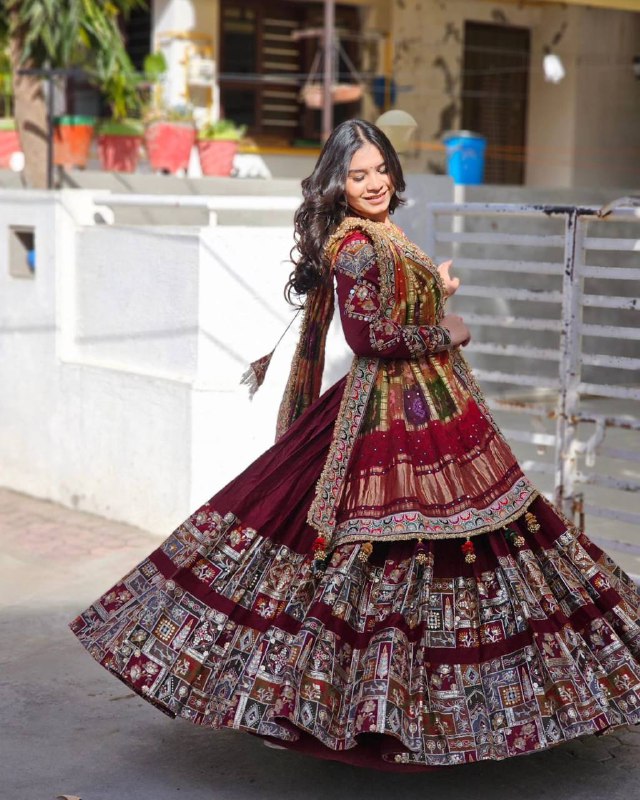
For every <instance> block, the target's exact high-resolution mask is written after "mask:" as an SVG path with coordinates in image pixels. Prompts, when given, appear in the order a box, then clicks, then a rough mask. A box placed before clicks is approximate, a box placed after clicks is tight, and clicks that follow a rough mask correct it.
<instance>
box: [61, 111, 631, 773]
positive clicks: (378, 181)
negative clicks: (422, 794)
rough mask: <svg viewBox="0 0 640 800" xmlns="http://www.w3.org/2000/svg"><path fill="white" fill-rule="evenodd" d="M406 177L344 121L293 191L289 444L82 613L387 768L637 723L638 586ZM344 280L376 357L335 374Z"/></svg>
mask: <svg viewBox="0 0 640 800" xmlns="http://www.w3.org/2000/svg"><path fill="white" fill-rule="evenodd" d="M403 189H404V181H403V177H402V171H401V168H400V164H399V161H398V158H397V155H396V154H395V152H394V151H393V149H392V147H391V145H390V143H389V141H388V139H387V138H386V137H385V136H384V134H383V133H382V132H381V131H380V130H379V129H377V128H376V127H375V126H373V125H371V124H369V123H367V122H364V121H362V120H353V121H350V122H346V123H344V124H342V125H340V126H339V127H338V128H336V130H335V131H334V132H333V134H332V135H331V137H330V138H329V140H328V141H327V143H326V145H325V146H324V148H323V150H322V153H321V155H320V158H319V159H318V163H317V165H316V167H315V170H314V172H313V174H312V175H311V176H310V177H309V178H307V179H306V180H305V181H304V182H303V193H304V200H303V203H302V205H301V207H300V208H299V210H298V212H297V214H296V220H295V229H296V249H295V250H294V264H295V270H294V272H293V273H292V275H291V278H290V281H289V284H288V287H287V290H288V294H289V297H290V296H291V295H292V294H295V295H298V296H302V295H305V296H306V301H305V304H304V308H305V315H304V320H303V324H302V330H301V334H300V340H299V343H298V347H297V350H296V354H295V357H294V360H293V364H292V369H291V374H290V377H289V381H288V384H287V388H286V392H285V396H284V399H283V402H282V405H281V408H280V413H279V419H278V440H277V443H276V444H275V445H274V446H273V447H272V448H271V449H270V450H268V451H267V452H266V453H265V454H264V455H262V456H261V457H260V458H259V459H258V460H257V461H255V462H254V463H253V464H252V465H251V466H250V467H249V468H248V469H247V470H246V471H245V472H244V473H243V474H241V475H240V476H239V477H237V478H236V479H235V480H233V481H232V482H231V483H230V484H229V485H228V486H226V487H225V488H224V489H223V490H222V491H220V492H219V493H218V494H217V495H215V496H214V497H213V498H212V499H211V500H210V501H209V502H208V503H206V504H205V505H204V506H202V507H201V508H200V509H198V510H197V511H196V512H195V513H194V514H193V515H192V516H191V517H190V518H189V519H188V520H187V521H186V522H185V523H184V524H183V525H181V526H180V527H179V528H178V529H177V530H176V531H175V532H174V533H173V534H172V535H171V536H170V537H169V538H168V539H167V540H166V541H165V542H164V543H163V544H162V545H161V546H160V547H159V548H158V550H157V551H155V552H154V553H152V554H151V555H150V556H149V557H148V558H147V559H145V560H144V561H143V562H142V563H141V564H140V565H138V566H137V567H136V568H135V569H134V570H133V571H132V572H131V573H130V574H129V575H128V576H126V577H125V578H124V579H123V580H122V581H121V582H120V583H118V584H117V585H116V586H114V587H113V588H112V589H111V590H110V591H109V592H108V593H107V594H105V595H104V596H103V597H102V598H100V600H98V601H97V602H96V603H95V604H94V605H93V606H92V607H91V608H90V609H88V610H87V611H86V612H85V613H84V614H82V615H80V616H79V617H78V618H77V619H76V620H75V621H74V622H73V623H72V628H73V631H74V632H75V633H76V635H77V636H78V638H79V639H80V641H81V642H82V644H83V645H84V646H85V647H86V648H87V649H88V650H89V652H90V653H91V654H92V655H93V656H94V658H96V659H97V660H98V661H99V662H100V663H102V664H103V665H104V666H105V667H106V668H107V669H109V670H110V671H112V672H113V673H114V674H115V675H117V676H118V677H119V678H121V679H122V680H123V681H125V682H126V683H127V684H128V685H129V686H130V687H131V688H133V689H134V690H135V691H136V692H139V693H140V694H141V695H142V696H143V697H145V698H146V699H148V700H149V701H150V702H152V703H154V704H155V705H157V706H158V707H159V708H160V709H162V710H164V711H165V712H167V713H168V714H170V715H172V716H176V715H178V716H181V717H185V718H187V719H189V720H191V721H192V722H194V723H197V724H200V725H206V726H210V727H212V728H235V729H238V730H244V731H248V732H250V733H253V734H257V735H258V736H261V737H264V739H265V740H266V741H267V742H270V743H272V744H279V745H280V746H284V747H287V748H290V749H294V750H299V751H303V752H307V753H311V754H313V755H316V756H319V757H323V758H333V759H337V760H342V761H345V762H349V763H352V764H360V765H366V766H371V767H375V768H379V769H398V770H405V771H407V770H419V769H434V768H437V767H442V766H450V765H454V764H462V763H465V762H470V761H477V760H486V759H503V758H507V757H509V756H512V755H520V754H524V753H530V752H534V751H538V750H541V749H544V748H546V747H549V746H551V745H554V744H557V743H559V742H562V741H566V740H568V739H571V738H574V737H576V736H580V735H582V734H585V733H591V732H593V733H601V732H604V731H606V730H607V729H610V728H613V727H615V726H619V725H622V724H625V723H630V722H631V723H633V722H638V720H639V718H640V695H639V689H640V667H639V665H638V660H637V659H638V657H639V655H640V631H639V628H638V605H639V597H638V594H637V592H636V590H635V587H634V586H633V584H632V583H631V581H630V580H629V578H628V577H627V576H625V575H624V574H623V573H622V572H621V571H620V570H619V569H618V568H617V567H616V566H615V565H614V564H613V563H612V562H611V560H610V559H609V558H608V557H607V556H606V555H605V554H604V553H602V551H600V550H599V549H598V548H597V547H595V546H594V545H593V544H592V543H591V542H589V541H588V539H587V538H586V537H585V535H584V533H582V532H580V531H578V530H576V528H575V527H574V526H573V525H572V524H571V523H570V521H569V520H568V519H566V518H565V517H564V516H563V515H562V514H561V512H560V511H559V510H558V509H556V508H555V507H554V506H553V505H551V504H550V503H549V502H548V501H547V500H545V498H544V497H543V496H542V495H540V494H539V493H538V492H537V491H536V489H535V488H534V486H533V485H532V484H531V483H530V482H529V480H528V479H527V477H526V476H525V475H524V474H523V473H522V471H521V469H520V467H519V465H518V463H517V461H516V459H515V457H514V455H513V453H512V452H511V450H510V449H509V446H508V445H507V443H506V442H505V440H504V438H503V436H502V435H501V432H500V430H499V428H498V426H497V425H496V423H495V421H494V420H493V418H492V416H491V413H490V411H489V409H488V408H487V405H486V403H485V400H484V398H483V395H482V393H481V391H480V389H479V388H478V386H477V384H476V382H475V380H474V378H473V375H472V374H471V372H470V370H469V368H468V366H467V364H466V361H465V359H464V358H463V356H462V355H461V352H460V348H461V347H462V346H464V345H465V344H467V343H468V341H469V339H470V334H469V331H468V329H467V327H466V325H465V324H464V321H463V320H462V319H461V317H459V316H456V315H453V314H445V313H444V305H445V301H446V298H447V297H448V296H449V295H451V294H452V293H453V292H454V291H455V290H456V288H457V285H458V281H457V280H456V279H452V278H451V277H450V275H449V268H450V262H447V263H445V264H442V265H440V267H438V268H436V267H435V265H434V264H433V263H432V262H431V260H430V259H429V258H428V257H427V256H426V255H425V254H424V253H422V252H421V251H420V249H419V248H418V247H416V246H415V245H414V244H412V243H411V242H410V241H408V240H407V238H406V237H405V236H404V235H403V233H402V232H401V231H400V229H399V228H397V227H396V226H395V225H394V224H393V223H392V222H391V220H390V215H391V214H392V212H393V211H394V209H395V208H396V207H397V206H398V204H399V203H401V202H402V200H401V197H400V193H401V192H402V191H403ZM334 281H335V284H336V287H337V298H338V305H339V311H340V315H341V320H342V325H343V329H344V333H345V337H346V340H347V342H348V343H349V345H350V346H351V348H352V349H353V350H354V353H355V357H354V360H353V365H352V368H351V370H350V372H349V374H348V375H347V376H345V377H344V378H343V379H342V380H340V381H339V382H338V383H337V384H335V385H334V386H333V387H332V388H330V389H329V390H328V391H327V392H325V393H324V394H323V395H322V397H320V398H318V394H319V387H320V383H321V378H322V367H323V362H324V343H325V337H326V333H327V328H328V325H329V322H330V320H331V317H332V313H333V304H334ZM258 366H261V368H262V369H264V361H261V362H260V363H259V365H258Z"/></svg>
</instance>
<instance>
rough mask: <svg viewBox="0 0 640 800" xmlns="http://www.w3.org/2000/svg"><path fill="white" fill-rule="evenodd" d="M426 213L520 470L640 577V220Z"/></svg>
mask: <svg viewBox="0 0 640 800" xmlns="http://www.w3.org/2000/svg"><path fill="white" fill-rule="evenodd" d="M427 213H428V221H427V224H428V230H427V252H429V253H430V254H431V255H434V257H436V258H437V259H438V260H441V259H443V258H446V257H449V258H453V259H454V270H455V271H454V274H456V275H460V276H461V278H462V285H461V287H460V289H459V290H458V292H457V293H456V295H455V297H454V298H452V300H451V301H450V309H449V310H450V311H452V312H454V313H460V314H462V315H463V316H464V319H465V321H466V322H467V323H468V324H469V327H470V328H471V329H472V331H474V332H475V334H476V336H475V338H476V339H477V340H478V341H477V342H476V341H472V342H471V344H470V345H469V346H468V348H467V350H466V352H467V353H468V354H469V360H470V362H471V363H472V365H473V367H474V373H475V374H476V375H477V377H478V379H479V380H480V382H481V384H482V385H483V386H484V387H485V389H486V391H487V393H488V394H490V395H491V405H492V407H493V408H495V409H496V410H497V411H498V413H500V414H501V415H502V416H501V425H502V429H503V431H504V433H505V436H506V437H507V439H508V440H509V441H510V442H511V443H514V444H515V446H518V445H519V446H521V448H522V449H523V457H522V458H521V459H520V460H521V463H522V466H523V468H524V469H525V472H528V473H531V472H537V473H539V476H540V481H542V482H544V481H546V487H541V488H542V489H543V491H544V490H545V489H546V491H544V493H545V494H546V495H547V496H549V497H552V498H553V499H554V501H555V502H556V503H557V504H558V505H561V507H562V508H563V510H564V511H565V513H567V514H568V515H569V516H570V517H573V518H576V517H577V518H578V519H577V520H576V521H577V522H578V524H579V525H580V526H581V527H585V515H586V523H587V524H588V526H589V536H590V538H591V539H593V540H594V541H596V542H598V543H599V544H601V545H603V546H604V547H605V548H606V549H611V550H616V551H618V552H622V553H625V554H626V559H627V564H625V565H624V566H625V568H627V567H630V568H629V569H628V571H631V572H632V573H636V574H637V573H640V509H639V508H638V498H639V497H640V494H639V491H640V344H639V343H640V326H639V325H638V321H639V319H640V299H639V295H640V208H638V207H634V205H633V201H632V200H630V199H628V198H625V199H624V201H618V203H617V204H612V205H611V207H605V208H604V209H597V208H591V207H575V206H544V205H505V204H493V203H488V204H485V203H466V204H439V203H438V204H431V205H429V206H428V207H427ZM503 417H504V419H505V420H506V422H502V418H503ZM523 419H526V420H527V422H528V425H527V426H525V427H524V428H523V426H522V425H521V424H520V422H521V421H522V420H523ZM514 420H515V422H514ZM518 421H520V422H518ZM598 520H599V521H600V522H598ZM605 520H606V521H607V522H606V523H605ZM592 527H593V529H594V531H595V533H594V532H593V531H592V530H591V528H592Z"/></svg>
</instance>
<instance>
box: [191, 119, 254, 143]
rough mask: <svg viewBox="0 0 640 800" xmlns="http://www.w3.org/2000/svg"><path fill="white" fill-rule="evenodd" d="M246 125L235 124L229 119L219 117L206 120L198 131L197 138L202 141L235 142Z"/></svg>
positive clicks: (241, 134) (242, 133)
mask: <svg viewBox="0 0 640 800" xmlns="http://www.w3.org/2000/svg"><path fill="white" fill-rule="evenodd" d="M246 131H247V126H246V125H236V123H235V122H232V121H231V120H230V119H220V120H218V121H217V122H208V123H207V124H206V125H204V126H203V127H202V128H200V130H199V131H198V139H201V140H203V141H227V142H228V141H232V142H237V141H239V140H240V139H242V137H243V136H244V135H245V133H246Z"/></svg>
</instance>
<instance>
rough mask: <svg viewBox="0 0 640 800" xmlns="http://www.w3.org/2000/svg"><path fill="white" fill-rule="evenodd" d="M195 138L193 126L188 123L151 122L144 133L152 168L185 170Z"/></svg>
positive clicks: (170, 170) (172, 170) (175, 170)
mask: <svg viewBox="0 0 640 800" xmlns="http://www.w3.org/2000/svg"><path fill="white" fill-rule="evenodd" d="M195 140H196V131H195V128H194V127H193V125H190V124H189V123H186V122H184V123H183V122H153V123H152V124H151V125H149V127H148V128H147V130H146V131H145V135H144V142H145V146H146V148H147V154H148V156H149V161H150V163H151V166H152V168H153V169H155V170H163V171H166V172H177V171H178V170H180V169H184V170H186V169H187V167H188V166H189V157H190V155H191V148H192V147H193V145H194V142H195Z"/></svg>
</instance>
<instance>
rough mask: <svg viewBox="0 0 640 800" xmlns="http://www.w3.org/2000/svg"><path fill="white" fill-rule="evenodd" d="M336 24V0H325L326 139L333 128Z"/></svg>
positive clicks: (323, 121)
mask: <svg viewBox="0 0 640 800" xmlns="http://www.w3.org/2000/svg"><path fill="white" fill-rule="evenodd" d="M335 24H336V4H335V0H324V31H323V33H324V35H323V50H324V83H323V93H322V139H323V141H325V142H326V140H327V139H328V138H329V136H330V135H331V131H332V130H333V95H332V92H331V90H332V88H333V54H334V45H333V41H334V36H335Z"/></svg>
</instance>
